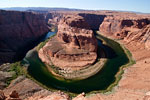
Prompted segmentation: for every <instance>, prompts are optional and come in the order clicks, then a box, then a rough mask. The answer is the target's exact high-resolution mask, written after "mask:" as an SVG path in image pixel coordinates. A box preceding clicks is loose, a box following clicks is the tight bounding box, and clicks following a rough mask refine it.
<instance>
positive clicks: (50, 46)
mask: <svg viewBox="0 0 150 100" xmlns="http://www.w3.org/2000/svg"><path fill="white" fill-rule="evenodd" d="M39 57H40V58H41V60H42V61H43V62H45V63H47V64H51V63H52V64H53V65H55V66H58V67H61V68H70V67H75V68H79V67H84V66H87V65H90V64H93V63H94V62H95V60H96V58H97V40H96V38H95V36H94V33H93V31H92V30H90V26H89V25H88V23H87V22H86V21H85V20H84V18H83V17H81V16H71V15H69V16H65V17H64V18H63V19H62V20H61V21H60V23H59V25H58V32H57V35H56V36H55V37H54V38H52V39H50V40H49V42H48V43H47V44H46V45H45V46H44V47H43V48H42V49H40V51H39ZM50 62H51V63H50Z"/></svg>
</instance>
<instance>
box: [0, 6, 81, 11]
mask: <svg viewBox="0 0 150 100" xmlns="http://www.w3.org/2000/svg"><path fill="white" fill-rule="evenodd" d="M0 9H2V10H14V11H30V10H32V11H33V10H36V11H39V10H40V11H83V9H75V8H49V7H10V8H0Z"/></svg>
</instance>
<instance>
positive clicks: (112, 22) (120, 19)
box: [99, 15, 150, 49]
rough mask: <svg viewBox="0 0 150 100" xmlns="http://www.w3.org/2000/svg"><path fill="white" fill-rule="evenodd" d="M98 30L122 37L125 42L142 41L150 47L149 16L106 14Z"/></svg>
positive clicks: (115, 36)
mask: <svg viewBox="0 0 150 100" xmlns="http://www.w3.org/2000/svg"><path fill="white" fill-rule="evenodd" d="M99 30H100V32H102V33H104V34H106V35H109V36H113V37H114V38H118V39H124V40H125V41H127V42H136V44H137V43H141V44H142V43H143V44H144V45H145V47H146V48H148V49H149V48H150V44H149V38H150V18H146V17H143V16H141V15H136V16H126V15H124V16H123V15H121V16H107V17H106V18H105V19H104V21H103V23H102V24H101V25H100V28H99Z"/></svg>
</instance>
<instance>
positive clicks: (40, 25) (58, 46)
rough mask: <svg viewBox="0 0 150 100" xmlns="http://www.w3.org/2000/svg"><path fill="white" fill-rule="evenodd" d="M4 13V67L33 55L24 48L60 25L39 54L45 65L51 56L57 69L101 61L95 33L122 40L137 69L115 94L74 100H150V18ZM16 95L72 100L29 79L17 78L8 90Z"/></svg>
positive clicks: (0, 20)
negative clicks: (14, 91) (27, 55)
mask: <svg viewBox="0 0 150 100" xmlns="http://www.w3.org/2000/svg"><path fill="white" fill-rule="evenodd" d="M0 13H1V14H0V40H1V41H0V47H1V48H0V52H1V53H0V55H1V56H0V61H1V63H5V62H12V61H15V60H16V58H15V57H17V56H18V55H23V54H24V52H25V51H26V52H27V51H28V50H29V49H27V50H24V48H27V47H28V45H29V44H30V43H32V42H33V41H36V40H37V39H39V38H40V37H41V36H43V35H44V34H45V33H46V32H48V29H51V28H52V27H53V26H52V25H55V26H58V31H57V34H56V36H54V37H53V38H52V39H49V41H48V42H47V43H46V45H45V46H43V48H42V49H40V51H39V57H40V58H41V60H42V61H43V62H45V63H48V64H51V63H50V61H49V58H47V54H48V55H49V57H50V59H51V60H52V63H53V64H54V65H55V66H59V67H63V68H64V67H65V68H68V67H72V68H79V69H80V68H82V67H84V66H86V65H88V64H93V63H94V62H95V61H96V58H97V41H96V39H95V36H94V33H93V31H92V30H99V31H100V34H102V35H104V36H107V37H109V38H112V39H115V40H117V41H119V42H120V43H121V44H123V45H124V46H125V47H126V48H127V49H129V51H130V52H131V53H132V56H133V58H134V59H135V61H136V64H134V65H132V66H129V67H128V68H124V72H125V73H124V74H123V76H122V79H121V80H120V82H119V84H118V85H117V86H116V87H114V89H113V90H112V93H109V92H108V94H107V93H106V94H103V93H95V94H92V95H90V96H85V94H84V93H82V94H80V95H79V96H77V97H75V98H73V100H125V99H127V100H148V98H149V97H150V95H149V91H150V85H149V84H150V82H149V77H148V76H149V75H150V74H149V70H150V69H149V63H150V52H149V49H150V15H146V14H135V13H129V12H116V11H74V12H73V11H70V12H69V11H68V12H65V11H58V12H48V13H45V12H42V13H38V12H36V11H34V12H33V11H32V12H17V11H0ZM12 44H13V45H12ZM18 51H19V52H18ZM58 51H59V52H58ZM18 57H20V56H18ZM74 57H75V58H76V59H74ZM17 59H18V58H17ZM82 62H83V63H82ZM62 63H63V64H62ZM76 63H78V64H76ZM3 66H4V65H3ZM5 66H6V65H5ZM1 72H5V71H4V70H1ZM0 75H1V74H0ZM3 75H4V74H3ZM6 79H7V77H6ZM139 80H140V81H139ZM0 82H1V81H0ZM24 84H26V86H24ZM27 86H28V87H27ZM31 87H32V88H31ZM13 90H16V91H17V92H18V95H20V96H19V97H20V98H21V99H25V100H61V99H64V100H69V99H71V98H69V96H68V95H67V94H65V93H63V92H54V93H53V92H51V91H48V90H45V89H44V88H43V87H41V86H40V85H38V84H37V83H35V82H34V81H32V80H30V79H28V78H26V77H23V78H21V79H15V80H13V82H11V84H10V85H9V86H8V87H7V88H3V92H4V93H5V95H8V96H9V94H10V93H11V92H12V91H13ZM3 92H1V91H0V99H1V98H2V100H5V96H4V93H3ZM83 92H84V91H83ZM17 100H18V99H17Z"/></svg>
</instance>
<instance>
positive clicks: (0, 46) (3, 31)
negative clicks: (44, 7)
mask: <svg viewBox="0 0 150 100" xmlns="http://www.w3.org/2000/svg"><path fill="white" fill-rule="evenodd" d="M47 32H48V28H47V26H46V23H45V19H44V16H43V15H42V14H35V13H31V12H17V11H4V10H0V63H5V62H12V61H15V60H18V59H20V58H22V57H23V56H24V55H25V53H26V52H27V51H28V50H29V49H31V47H32V46H33V45H34V44H35V41H36V40H37V39H39V38H40V37H41V36H43V35H45V33H47Z"/></svg>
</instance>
